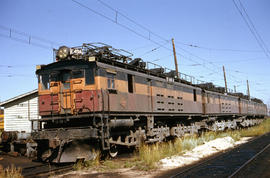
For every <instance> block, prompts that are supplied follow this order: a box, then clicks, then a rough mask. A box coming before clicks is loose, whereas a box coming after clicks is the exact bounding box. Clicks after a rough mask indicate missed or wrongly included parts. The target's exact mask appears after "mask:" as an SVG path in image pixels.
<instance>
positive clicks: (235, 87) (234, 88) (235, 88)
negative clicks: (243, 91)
mask: <svg viewBox="0 0 270 178" xmlns="http://www.w3.org/2000/svg"><path fill="white" fill-rule="evenodd" d="M234 93H236V86H235V85H234Z"/></svg>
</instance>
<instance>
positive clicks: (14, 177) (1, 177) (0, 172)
mask: <svg viewBox="0 0 270 178" xmlns="http://www.w3.org/2000/svg"><path fill="white" fill-rule="evenodd" d="M0 178H23V176H22V169H21V168H16V167H15V166H14V165H11V167H7V168H5V169H3V167H2V166H1V165H0Z"/></svg>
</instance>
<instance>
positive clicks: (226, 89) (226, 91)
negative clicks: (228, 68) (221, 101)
mask: <svg viewBox="0 0 270 178" xmlns="http://www.w3.org/2000/svg"><path fill="white" fill-rule="evenodd" d="M223 74H224V82H225V93H228V88H227V80H226V73H225V67H224V66H223Z"/></svg>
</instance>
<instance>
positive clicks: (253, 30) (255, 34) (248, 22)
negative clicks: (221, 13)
mask: <svg viewBox="0 0 270 178" xmlns="http://www.w3.org/2000/svg"><path fill="white" fill-rule="evenodd" d="M232 1H233V4H234V6H235V7H236V9H237V11H238V12H239V14H240V15H241V17H242V19H243V20H244V22H245V24H246V25H247V27H248V29H249V31H250V32H251V34H252V35H253V37H254V38H255V40H256V41H257V43H258V45H259V46H260V48H261V49H262V50H263V52H264V54H265V56H266V57H267V58H268V59H270V57H269V54H268V49H267V47H266V45H265V43H264V41H263V39H262V38H261V36H260V35H259V33H258V32H257V30H256V28H255V26H254V24H253V23H252V21H251V20H250V18H249V17H248V14H247V13H246V10H245V8H244V6H243V4H242V3H241V1H240V0H238V2H239V4H240V6H241V9H242V10H243V11H241V9H240V7H239V6H238V5H237V3H236V1H235V0H232ZM243 12H244V13H243ZM244 14H245V15H246V16H245V15H244Z"/></svg>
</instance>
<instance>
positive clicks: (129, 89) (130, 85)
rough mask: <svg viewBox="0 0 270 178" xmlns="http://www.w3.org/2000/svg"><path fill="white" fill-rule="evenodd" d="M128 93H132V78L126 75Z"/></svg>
mask: <svg viewBox="0 0 270 178" xmlns="http://www.w3.org/2000/svg"><path fill="white" fill-rule="evenodd" d="M128 92H129V93H133V76H132V75H130V74H128Z"/></svg>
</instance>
